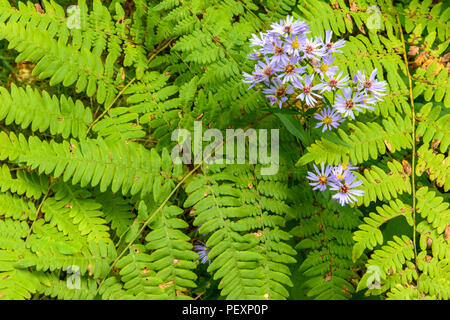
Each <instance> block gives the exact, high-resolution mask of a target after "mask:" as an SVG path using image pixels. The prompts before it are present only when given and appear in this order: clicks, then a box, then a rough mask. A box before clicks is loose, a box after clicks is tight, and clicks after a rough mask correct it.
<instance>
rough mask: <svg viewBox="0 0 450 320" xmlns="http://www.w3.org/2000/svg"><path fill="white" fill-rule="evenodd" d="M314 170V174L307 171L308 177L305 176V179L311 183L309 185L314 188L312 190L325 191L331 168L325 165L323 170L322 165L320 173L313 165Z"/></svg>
mask: <svg viewBox="0 0 450 320" xmlns="http://www.w3.org/2000/svg"><path fill="white" fill-rule="evenodd" d="M314 169H315V170H316V173H313V172H311V171H308V175H307V176H306V178H308V179H309V180H311V181H313V182H311V183H310V184H309V185H310V186H313V187H314V188H313V190H316V189H319V190H320V191H325V190H326V189H327V185H328V183H329V177H330V173H331V166H328V165H327V166H326V168H325V167H324V164H323V163H322V165H321V171H319V169H318V168H317V166H316V165H314Z"/></svg>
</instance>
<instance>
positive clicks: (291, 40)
mask: <svg viewBox="0 0 450 320" xmlns="http://www.w3.org/2000/svg"><path fill="white" fill-rule="evenodd" d="M306 39H307V38H306V36H305V35H300V36H289V37H287V38H286V47H287V49H286V52H287V53H289V54H290V55H291V56H294V57H299V56H300V48H301V47H302V46H303V44H304V42H305V41H306Z"/></svg>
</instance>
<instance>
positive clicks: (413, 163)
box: [395, 13, 417, 266]
mask: <svg viewBox="0 0 450 320" xmlns="http://www.w3.org/2000/svg"><path fill="white" fill-rule="evenodd" d="M395 17H396V19H397V24H398V28H399V31H400V37H401V40H402V46H403V60H404V62H405V67H406V75H407V76H408V82H409V99H410V102H411V117H412V155H411V184H412V186H411V187H412V196H413V199H412V210H413V211H412V215H413V246H414V261H415V264H416V266H417V247H416V180H415V175H416V113H415V109H414V97H413V89H412V78H411V74H410V72H409V67H408V57H407V56H406V44H405V39H404V37H403V29H402V24H401V22H400V18H399V17H398V13H397V14H396V15H395Z"/></svg>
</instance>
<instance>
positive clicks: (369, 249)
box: [0, 0, 450, 299]
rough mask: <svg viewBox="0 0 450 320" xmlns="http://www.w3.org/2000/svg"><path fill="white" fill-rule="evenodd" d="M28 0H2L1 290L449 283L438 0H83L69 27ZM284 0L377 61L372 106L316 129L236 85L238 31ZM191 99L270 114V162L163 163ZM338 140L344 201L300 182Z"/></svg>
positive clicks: (58, 293) (360, 59)
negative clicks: (354, 180) (356, 192)
mask: <svg viewBox="0 0 450 320" xmlns="http://www.w3.org/2000/svg"><path fill="white" fill-rule="evenodd" d="M37 3H38V1H33V2H28V3H22V2H19V1H14V0H0V39H1V41H0V60H1V61H0V65H1V68H0V80H1V87H0V161H1V163H0V299H225V298H226V299H286V298H289V299H313V298H314V299H369V298H376V299H448V298H449V297H450V264H449V261H450V245H449V241H450V240H449V238H450V209H449V194H448V190H449V189H450V171H449V166H450V160H449V159H448V149H449V145H450V132H449V130H450V129H449V122H450V115H449V107H450V81H449V77H448V75H449V60H450V54H449V50H448V45H449V41H450V26H449V22H448V21H449V18H450V8H449V6H448V2H446V1H442V2H440V1H431V0H426V1H411V2H410V1H406V0H403V1H391V0H379V1H365V0H350V1H345V0H333V1H330V2H327V1H321V0H299V1H295V0H281V1H278V0H277V1H275V0H216V1H211V0H164V1H153V0H134V1H131V0H113V1H103V2H101V1H100V0H94V1H85V0H80V1H78V5H79V7H80V9H81V26H82V28H81V29H69V28H68V27H67V13H66V9H67V8H68V6H69V5H72V4H75V3H72V2H71V1H41V2H40V5H36V4H37ZM370 5H377V6H378V7H379V9H380V11H381V15H380V16H379V17H380V28H378V29H375V30H374V29H370V28H368V25H367V24H368V21H370V19H372V18H371V15H372V14H373V13H371V12H368V10H367V9H368V7H369V6H370ZM287 14H291V15H294V17H295V18H302V19H305V20H306V21H307V22H308V23H309V24H310V25H311V32H312V34H314V35H322V36H323V35H324V33H325V30H333V31H334V33H335V34H336V35H337V36H338V37H340V38H345V39H347V40H348V42H347V45H346V47H345V48H344V50H343V53H342V54H339V55H338V56H337V58H336V64H337V65H338V66H339V67H340V68H341V69H343V70H346V71H348V72H350V73H352V74H353V73H355V72H356V70H358V69H365V70H366V71H367V72H370V71H371V70H372V69H373V68H378V70H379V71H380V73H379V77H380V78H381V79H384V80H386V81H387V82H388V86H389V92H388V95H387V96H386V97H385V99H384V102H382V103H380V104H379V105H378V106H377V108H376V110H375V113H372V114H368V113H367V114H360V115H359V116H358V117H357V119H356V121H353V122H351V123H348V124H346V125H344V126H342V127H341V128H340V129H339V130H338V131H337V133H333V134H332V135H330V136H326V137H322V135H321V134H320V131H319V130H318V129H312V130H311V129H308V128H309V127H310V126H309V123H310V120H311V116H312V114H311V112H308V111H305V110H302V109H301V107H299V110H300V111H299V112H300V113H299V114H298V115H295V116H293V115H290V114H288V115H284V116H280V117H277V116H276V115H274V114H273V113H271V112H268V111H267V109H268V104H267V101H266V99H265V98H264V96H263V94H262V93H261V92H260V91H257V90H248V89H247V85H246V84H244V83H243V82H242V72H243V71H246V72H249V71H251V70H252V62H251V61H249V60H248V59H246V55H247V54H248V53H249V52H250V48H249V42H248V38H249V37H250V35H251V34H252V33H257V32H259V31H264V30H266V29H268V28H269V26H270V24H271V23H272V22H276V21H278V20H279V19H281V18H284V17H285V16H286V15H287ZM25 61H27V62H25ZM196 119H197V120H198V119H201V120H202V121H203V124H204V125H206V124H208V126H209V127H212V128H220V129H223V130H225V129H226V128H267V129H270V128H280V140H281V143H280V165H281V167H280V170H279V172H278V174H277V175H274V176H262V175H261V174H260V169H261V168H260V166H259V165H250V164H248V165H222V166H218V165H214V166H213V165H206V164H203V163H202V164H200V165H196V166H187V165H186V166H183V165H178V166H174V165H172V162H171V159H170V150H171V149H172V147H173V146H174V142H172V141H171V134H172V132H173V130H175V129H177V128H185V129H189V130H192V128H193V122H194V121H195V120H196ZM291 132H294V133H298V132H300V133H301V134H298V137H297V136H295V135H293V134H291ZM348 160H351V161H352V163H353V164H356V165H358V166H359V167H360V168H361V170H360V179H362V180H363V181H364V187H363V188H364V190H365V195H364V197H362V198H361V200H360V201H359V203H358V204H357V205H354V206H352V207H341V206H339V205H337V204H336V203H335V202H334V201H330V197H329V195H328V194H322V193H317V192H313V191H311V188H310V186H309V185H308V182H307V181H306V179H305V174H306V171H307V170H310V169H311V168H312V163H313V162H315V163H321V162H326V163H328V164H337V163H339V162H340V161H343V162H346V161H348ZM199 226H200V228H198V227H199ZM202 241H203V242H205V243H206V245H207V247H208V248H210V250H211V251H210V253H209V256H208V258H209V259H211V260H212V262H211V264H199V261H198V260H197V259H198V256H197V254H196V253H195V251H194V250H193V245H195V244H199V243H201V242H202ZM72 265H76V266H79V267H80V272H81V288H80V289H78V290H74V289H72V290H71V289H70V288H68V286H67V283H66V279H67V277H68V276H69V275H70V274H68V273H67V269H68V268H69V267H70V266H72ZM370 266H378V267H379V268H380V270H381V274H380V282H381V287H380V288H379V289H373V290H368V289H367V285H366V284H367V281H368V280H370V277H371V273H368V272H367V270H368V268H369V267H370Z"/></svg>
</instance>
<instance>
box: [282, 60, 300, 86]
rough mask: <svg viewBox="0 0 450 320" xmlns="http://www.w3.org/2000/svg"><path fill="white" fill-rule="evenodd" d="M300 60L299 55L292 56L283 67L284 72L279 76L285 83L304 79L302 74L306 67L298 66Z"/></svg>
mask: <svg viewBox="0 0 450 320" xmlns="http://www.w3.org/2000/svg"><path fill="white" fill-rule="evenodd" d="M299 60H300V59H299V58H298V57H292V58H291V60H289V62H288V63H286V64H285V65H283V66H282V67H281V68H282V72H281V74H280V75H279V78H280V79H283V83H286V82H289V81H292V82H293V81H298V80H301V79H302V76H301V75H302V74H303V73H304V72H305V69H306V67H298V66H297V64H298V62H299Z"/></svg>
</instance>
